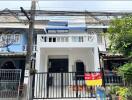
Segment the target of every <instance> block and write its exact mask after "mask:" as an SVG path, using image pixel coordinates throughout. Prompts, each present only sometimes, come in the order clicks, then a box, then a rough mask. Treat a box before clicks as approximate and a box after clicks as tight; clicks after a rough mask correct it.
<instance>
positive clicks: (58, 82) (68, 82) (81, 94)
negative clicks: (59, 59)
mask: <svg viewBox="0 0 132 100" xmlns="http://www.w3.org/2000/svg"><path fill="white" fill-rule="evenodd" d="M87 73H90V72H87ZM94 73H96V72H94ZM103 79H104V81H103V82H105V85H109V84H110V85H112V84H113V85H122V83H123V81H122V78H121V77H120V76H117V75H104V78H103ZM33 83H34V84H33V98H34V99H59V98H95V97H96V89H97V87H100V86H86V84H85V80H84V75H82V74H78V73H77V72H66V73H64V72H63V73H61V72H60V73H49V72H42V73H35V75H34V82H33Z"/></svg>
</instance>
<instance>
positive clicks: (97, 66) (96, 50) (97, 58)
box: [94, 47, 100, 71]
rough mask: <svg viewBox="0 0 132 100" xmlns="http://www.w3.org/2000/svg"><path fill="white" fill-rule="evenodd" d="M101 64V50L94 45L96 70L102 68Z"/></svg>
mask: <svg viewBox="0 0 132 100" xmlns="http://www.w3.org/2000/svg"><path fill="white" fill-rule="evenodd" d="M99 68H100V65H99V52H98V48H97V47H94V71H99V70H100V69H99Z"/></svg>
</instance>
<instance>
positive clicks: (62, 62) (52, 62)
mask: <svg viewBox="0 0 132 100" xmlns="http://www.w3.org/2000/svg"><path fill="white" fill-rule="evenodd" d="M48 71H49V72H50V73H59V72H68V59H66V58H64V59H49V69H48Z"/></svg>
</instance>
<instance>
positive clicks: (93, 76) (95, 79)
mask: <svg viewBox="0 0 132 100" xmlns="http://www.w3.org/2000/svg"><path fill="white" fill-rule="evenodd" d="M84 79H85V83H86V85H87V86H97V85H100V86H101V85H102V75H101V73H100V72H97V73H85V74H84Z"/></svg>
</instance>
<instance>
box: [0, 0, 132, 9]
mask: <svg viewBox="0 0 132 100" xmlns="http://www.w3.org/2000/svg"><path fill="white" fill-rule="evenodd" d="M30 6H31V1H27V0H26V1H22V0H21V1H19V0H16V1H10V0H8V1H0V10H3V9H5V8H9V9H20V7H23V8H24V9H30ZM37 9H39V10H80V11H83V10H88V11H132V1H119V0H118V1H114V0H111V1H110V0H109V1H104V0H102V1H99V0H97V1H95V0H94V1H89V0H88V1H87V0H82V1H81V0H77V1H75V0H73V1H70V0H68V1H66V0H50V1H48V0H37Z"/></svg>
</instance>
